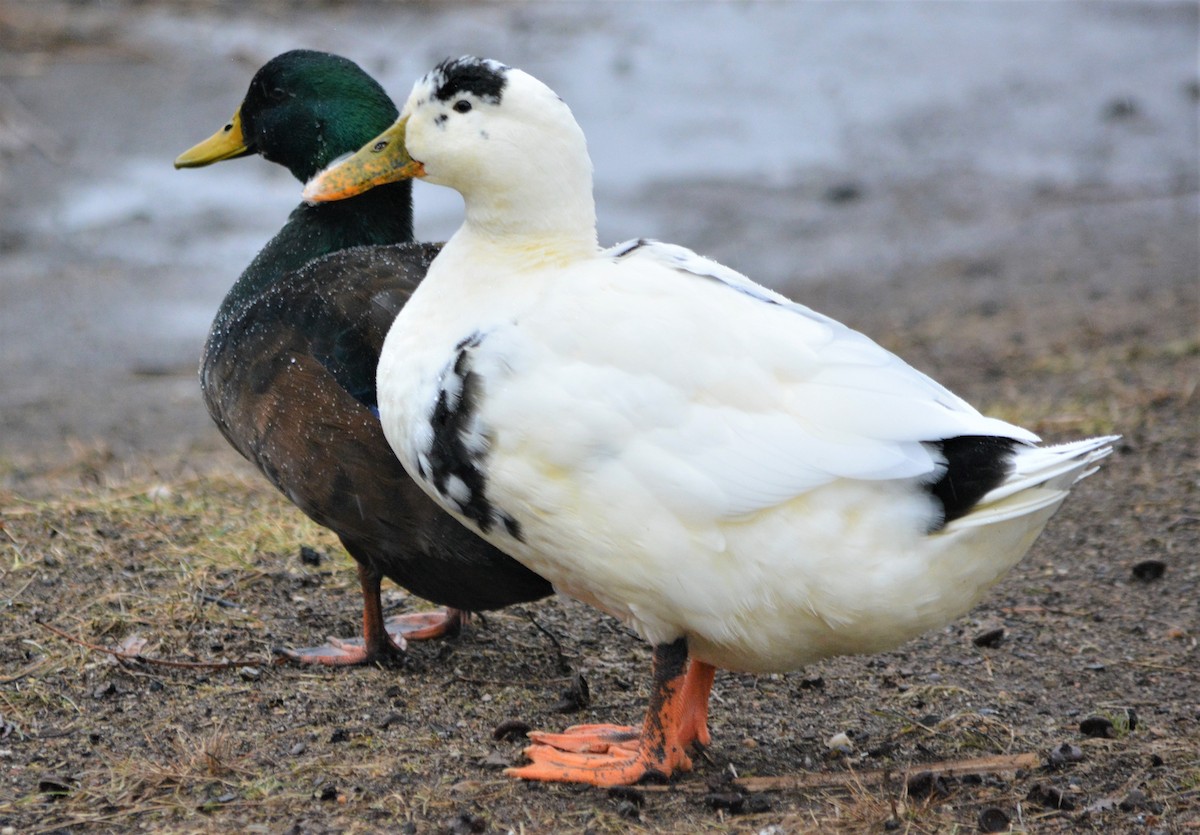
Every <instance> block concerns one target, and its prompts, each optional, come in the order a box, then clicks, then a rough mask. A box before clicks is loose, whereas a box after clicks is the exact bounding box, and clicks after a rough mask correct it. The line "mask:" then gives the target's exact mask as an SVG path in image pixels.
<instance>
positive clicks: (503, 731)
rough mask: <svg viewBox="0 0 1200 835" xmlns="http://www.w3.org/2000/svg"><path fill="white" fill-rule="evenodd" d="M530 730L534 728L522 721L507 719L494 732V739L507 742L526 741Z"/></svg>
mask: <svg viewBox="0 0 1200 835" xmlns="http://www.w3.org/2000/svg"><path fill="white" fill-rule="evenodd" d="M530 730H532V728H531V727H530V726H529V723H528V722H522V721H521V720H520V719H505V720H504V721H503V722H501V723H500V724H499V725H497V726H496V729H495V730H493V731H492V739H497V740H505V741H508V740H513V739H524V738H525V736H526V735H527V734H528V733H529V732H530Z"/></svg>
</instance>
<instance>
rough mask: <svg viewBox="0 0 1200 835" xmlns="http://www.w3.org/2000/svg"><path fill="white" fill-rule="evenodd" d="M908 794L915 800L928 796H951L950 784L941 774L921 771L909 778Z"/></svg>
mask: <svg viewBox="0 0 1200 835" xmlns="http://www.w3.org/2000/svg"><path fill="white" fill-rule="evenodd" d="M907 790H908V796H909V797H911V798H913V799H915V800H924V799H925V798H928V797H949V796H950V784H949V783H948V782H947V781H946V778H945V777H943V776H942V775H941V774H934V773H932V772H930V771H919V772H917V773H916V774H914V775H913V776H911V777H909V778H908V785H907Z"/></svg>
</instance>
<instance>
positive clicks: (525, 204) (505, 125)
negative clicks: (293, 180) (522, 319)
mask: <svg viewBox="0 0 1200 835" xmlns="http://www.w3.org/2000/svg"><path fill="white" fill-rule="evenodd" d="M411 177H419V178H422V179H424V180H426V181H428V182H431V183H437V184H439V185H444V186H449V187H450V188H453V189H455V190H456V191H458V192H459V193H460V194H462V195H463V199H464V201H465V203H466V213H467V221H468V223H475V224H476V225H479V226H486V227H488V228H489V231H492V232H503V233H518V234H528V233H538V232H542V233H545V232H560V231H568V230H570V231H571V233H572V234H584V235H585V236H587V235H590V236H591V237H592V238H593V239H594V236H595V209H594V204H593V201H592V163H591V159H590V158H589V157H588V153H587V142H586V140H585V139H584V136H583V131H582V130H581V129H580V127H579V125H578V124H577V123H576V121H575V118H574V116H573V115H572V114H571V110H570V108H568V107H567V105H566V104H565V103H564V102H563V100H562V99H560V98H559V97H558V95H556V94H555V92H554V91H553V90H551V89H550V88H549V87H547V86H546V85H545V84H543V83H542V82H540V81H538V80H537V79H536V78H534V77H533V76H531V75H529V74H528V73H525V72H522V71H521V70H518V69H515V68H512V67H507V66H505V65H504V64H501V63H499V62H497V61H492V60H487V59H481V58H473V57H464V58H456V59H453V60H447V61H443V62H442V63H441V64H439V65H438V66H437V67H435V68H434V69H433V70H431V71H430V72H429V73H427V74H426V75H425V76H424V77H423V78H422V79H421V80H419V81H418V82H417V83H416V85H415V86H414V87H413V90H412V93H411V94H410V95H409V97H408V101H407V102H406V103H405V105H404V109H403V110H402V111H401V114H400V118H399V120H397V122H396V123H395V124H394V125H393V126H392V127H390V128H389V129H388V130H386V131H384V132H383V133H382V134H380V135H379V136H377V137H375V138H374V139H373V140H371V141H370V142H368V143H367V144H366V145H364V146H363V148H362V149H361V150H360V151H359V152H358V153H356V154H354V155H353V156H352V157H350V158H348V159H346V160H343V161H341V162H339V163H338V164H336V165H334V166H333V167H331V168H329V169H326V170H325V171H324V172H322V173H321V174H320V175H319V176H318V177H317V178H316V179H314V180H312V181H311V182H310V183H309V184H308V186H307V187H306V188H305V190H304V198H305V199H306V200H308V201H310V202H324V201H327V200H340V199H342V198H344V197H349V196H352V195H354V194H358V193H360V192H362V191H365V190H366V189H368V188H371V187H373V186H377V185H380V184H382V183H388V182H394V181H396V180H401V179H406V178H411Z"/></svg>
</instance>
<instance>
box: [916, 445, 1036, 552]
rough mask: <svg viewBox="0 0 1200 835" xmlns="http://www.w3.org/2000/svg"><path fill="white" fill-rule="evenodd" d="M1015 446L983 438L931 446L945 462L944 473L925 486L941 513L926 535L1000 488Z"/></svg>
mask: <svg viewBox="0 0 1200 835" xmlns="http://www.w3.org/2000/svg"><path fill="white" fill-rule="evenodd" d="M1019 444H1020V441H1015V440H1013V439H1012V438H996V437H990V436H986V435H963V436H960V437H957V438H947V439H946V440H944V441H937V442H934V443H932V444H931V446H933V447H936V448H937V450H938V451H939V452H940V453H941V454H942V457H943V458H945V460H946V471H945V472H944V473H943V474H942V477H941V478H940V479H938V480H937V481H935V482H934V483H932V484H930V485H928V490H929V492H930V493H931V494H932V495H933V497H934V498H935V499H937V500H938V501H939V502H941V505H942V510H943V516H942V519H941V521H940V522H939V523H938V524H937V525H935V526H934V527H933V529H932V530H931V531H930V533H932V532H933V531H937V530H941V529H942V528H944V527H945V526H946V525H948V524H949V523H950V522H953V521H954V520H955V519H960V518H962V517H963V516H966V515H967V514H968V513H970V512H971V509H972V508H974V507H975V505H977V504H978V503H979V500H980V499H982V498H983V497H984V496H985V495H986V494H987V493H988V492H990V491H991V490H994V489H995V488H997V487H999V486H1000V485H1001V484H1003V483H1004V479H1006V478H1007V477H1008V475H1009V474H1010V473H1011V472H1012V459H1013V454H1014V450H1015V449H1016V447H1017V446H1018V445H1019Z"/></svg>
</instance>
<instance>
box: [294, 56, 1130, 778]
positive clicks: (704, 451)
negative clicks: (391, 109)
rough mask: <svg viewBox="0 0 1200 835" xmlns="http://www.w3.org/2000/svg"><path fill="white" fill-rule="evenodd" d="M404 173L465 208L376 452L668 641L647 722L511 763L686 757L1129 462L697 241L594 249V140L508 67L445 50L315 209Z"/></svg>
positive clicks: (935, 596) (993, 557)
mask: <svg viewBox="0 0 1200 835" xmlns="http://www.w3.org/2000/svg"><path fill="white" fill-rule="evenodd" d="M410 176H418V177H423V178H424V179H425V180H427V181H429V182H433V183H439V184H442V185H447V186H450V187H451V188H454V189H456V190H457V191H459V192H460V193H461V194H462V196H463V199H464V201H465V205H466V219H465V221H464V223H463V226H462V228H461V229H459V230H458V232H457V233H455V235H454V236H453V237H452V238H451V239H450V241H449V242H448V243H447V244H446V246H445V248H444V249H443V250H442V252H441V254H440V255H439V256H438V257H437V259H436V260H435V261H434V262H433V266H432V267H431V268H430V270H429V274H428V277H427V278H426V279H425V281H424V282H423V283H422V284H421V285H420V287H419V288H418V289H417V290H416V291H415V292H414V293H413V296H412V299H411V300H410V301H409V303H408V304H407V305H406V306H405V307H404V309H403V311H402V312H401V313H400V315H399V317H398V318H397V319H396V322H395V324H394V325H393V326H392V329H391V331H390V332H389V333H388V336H387V340H386V342H385V344H384V347H383V353H382V356H381V358H380V363H379V371H378V392H379V408H380V413H381V416H382V420H383V427H384V432H385V434H386V436H387V439H388V442H389V443H390V444H391V445H392V447H393V448H394V449H395V451H396V454H397V455H398V456H399V458H400V460H401V462H403V464H404V466H405V468H406V469H407V470H408V471H409V473H410V474H411V475H412V476H413V478H414V479H416V480H417V482H418V483H419V484H421V485H423V487H424V488H425V489H426V490H427V491H428V492H429V494H430V495H431V496H432V497H433V498H434V499H435V500H437V501H438V502H440V503H441V504H442V505H443V506H444V507H445V508H446V509H447V510H449V511H450V512H451V513H453V514H454V515H456V516H457V517H458V518H459V519H460V520H462V521H463V522H464V523H465V524H467V525H469V526H470V527H471V528H472V529H474V530H476V531H478V532H479V533H480V534H482V535H483V536H484V537H485V538H487V539H488V540H489V541H490V542H492V543H494V544H495V545H496V546H497V547H499V548H500V549H501V550H504V551H506V552H508V553H509V554H511V555H512V556H514V557H515V558H516V559H517V560H519V561H520V562H522V563H524V564H525V565H527V566H528V567H529V568H531V569H532V570H533V571H536V572H537V573H539V574H541V575H542V576H544V577H546V578H547V579H549V580H550V581H551V582H553V583H554V585H555V587H556V588H557V589H558V590H560V591H562V592H565V593H567V594H570V595H572V596H574V597H577V598H579V599H580V600H583V601H585V602H587V603H590V604H592V605H594V606H596V607H598V608H600V609H602V610H603V611H605V612H608V613H610V614H612V615H614V616H616V617H618V618H620V619H621V620H622V621H623V622H624V623H626V624H628V625H629V626H630V627H632V628H633V629H635V630H636V631H637V632H638V634H640V635H641V636H642V637H643V638H645V639H646V640H647V641H649V642H651V643H652V644H653V646H654V686H653V692H652V694H651V700H650V709H649V711H648V713H647V716H646V719H645V721H644V724H643V726H642V728H641V729H640V731H639V730H638V729H635V728H632V727H627V726H609V725H589V726H579V727H576V728H571V729H568V730H567V732H566V733H563V734H546V733H534V734H531V736H532V737H533V739H534V741H535V743H536V744H534V745H533V746H531V747H530V748H529V749H527V752H526V753H527V755H528V756H529V758H530V759H531V760H532V764H530V765H527V766H524V767H522V768H518V769H514V770H512V772H511V773H513V774H515V775H516V776H519V777H523V778H526V779H536V780H564V781H578V782H586V783H593V784H597V785H616V784H627V783H632V782H635V781H637V780H639V779H640V778H642V777H644V776H646V775H648V774H652V773H657V774H660V775H670V774H672V773H674V772H675V771H677V770H686V769H688V768H690V766H691V761H690V760H689V758H688V755H687V753H686V749H687V748H688V746H689V745H691V744H694V743H699V744H705V743H707V742H708V738H709V737H708V731H707V728H706V724H705V720H706V715H707V706H708V693H709V689H710V688H711V686H712V681H713V672H714V668H715V667H723V668H727V669H731V670H743V671H752V672H761V671H780V670H790V669H794V668H796V667H800V666H802V665H804V664H807V663H809V662H812V661H816V660H818V659H821V658H827V657H829V656H833V655H841V654H847V653H867V652H877V651H880V650H885V649H888V648H890V647H894V646H896V645H898V644H900V643H901V642H903V641H905V640H907V639H909V638H912V637H913V636H915V635H918V634H920V633H922V632H924V631H926V630H928V629H931V628H934V627H937V626H940V625H942V624H945V623H946V622H947V621H949V620H951V619H952V618H955V617H957V616H958V615H961V614H962V613H964V612H966V611H967V610H968V609H970V608H971V606H972V605H974V604H975V602H976V601H977V600H979V598H980V596H981V595H982V594H983V593H984V591H985V590H986V589H987V588H988V587H989V586H991V585H992V584H993V583H995V582H996V581H997V580H998V579H999V578H1000V577H1001V576H1002V575H1003V574H1004V572H1005V571H1007V570H1008V569H1009V568H1010V567H1011V566H1012V565H1013V564H1014V563H1016V562H1017V561H1018V560H1019V559H1020V558H1021V557H1022V556H1023V555H1024V554H1025V552H1026V551H1027V550H1029V547H1030V545H1032V543H1033V541H1034V540H1035V539H1036V538H1037V536H1038V534H1039V533H1040V532H1041V530H1042V528H1043V527H1044V526H1045V524H1046V522H1047V520H1048V519H1049V518H1050V516H1051V515H1053V513H1054V512H1055V510H1057V508H1058V507H1059V505H1060V504H1061V503H1062V501H1063V499H1065V498H1066V496H1067V493H1068V491H1069V490H1070V488H1071V485H1073V484H1074V483H1075V482H1076V481H1078V480H1079V479H1080V478H1082V477H1084V476H1086V475H1088V474H1090V473H1091V472H1093V470H1094V469H1095V464H1096V462H1097V461H1099V460H1100V459H1101V458H1103V457H1104V456H1106V455H1108V454H1109V452H1110V451H1111V444H1112V441H1113V440H1114V438H1113V437H1104V438H1093V439H1090V440H1084V441H1077V442H1074V443H1070V444H1064V445H1061V446H1052V447H1041V446H1037V441H1038V438H1037V436H1036V435H1034V434H1033V433H1032V432H1029V431H1028V430H1025V429H1022V428H1020V427H1018V426H1013V425H1012V424H1009V423H1006V422H1004V421H1001V420H997V419H995V418H988V417H984V416H983V415H981V414H980V413H979V412H978V411H976V410H975V409H973V408H972V407H971V406H969V405H968V404H967V403H965V402H964V401H963V400H961V399H960V398H958V397H957V396H955V395H954V394H952V393H951V392H950V391H948V390H946V389H945V388H943V387H942V386H940V385H939V384H938V383H936V382H934V381H933V380H931V379H930V378H929V377H927V376H925V375H924V374H922V373H921V372H919V371H917V370H915V369H913V368H912V367H911V366H909V365H907V364H905V363H904V362H903V361H902V360H901V359H899V358H898V357H896V356H895V355H893V354H891V353H889V352H888V351H886V350H884V349H883V348H881V347H880V346H879V345H877V344H876V343H874V342H872V341H871V340H870V339H868V338H867V337H865V336H863V335H862V334H860V333H857V332H855V331H853V330H851V329H849V328H847V327H845V326H844V325H842V324H840V323H838V322H836V321H834V320H832V319H830V318H828V317H826V316H822V315H821V314H819V313H816V312H814V311H812V310H809V309H808V308H806V307H803V306H802V305H799V304H796V303H795V302H792V301H789V300H788V299H786V298H785V297H783V296H781V295H779V294H778V293H774V292H772V291H770V290H768V289H766V288H763V287H761V286H759V285H758V284H755V283H754V282H752V281H750V280H749V279H748V278H746V277H745V276H743V275H740V274H739V273H737V272H735V271H733V270H731V269H729V268H727V267H724V266H722V265H720V264H717V263H715V262H713V261H710V260H707V259H705V258H702V257H700V256H698V255H696V254H695V253H693V252H691V251H689V250H686V249H683V248H681V247H677V246H671V245H667V244H662V243H656V242H653V241H647V240H639V241H633V242H630V243H625V244H622V245H620V246H617V247H614V248H612V249H608V250H601V249H600V248H599V247H598V245H597V242H596V229H595V207H594V203H593V200H592V165H591V161H590V159H589V158H588V153H587V148H586V143H585V141H584V137H583V133H582V131H581V130H580V128H579V126H578V125H577V124H576V122H575V120H574V118H573V117H572V115H571V111H570V110H569V109H568V108H567V106H566V104H564V103H563V102H562V100H561V99H559V98H558V96H557V95H555V94H554V92H553V91H552V90H550V89H549V88H548V87H546V85H544V84H542V83H541V82H539V81H538V80H536V79H535V78H533V77H532V76H530V75H528V74H526V73H524V72H522V71H520V70H517V69H513V68H509V67H506V66H504V65H502V64H499V63H496V62H494V61H486V60H479V59H476V58H460V59H457V60H453V61H446V62H443V63H442V64H441V65H439V66H438V67H437V68H436V69H434V70H432V71H431V72H430V73H429V74H427V75H426V76H425V77H424V78H423V79H421V80H420V81H418V82H417V84H416V86H415V87H414V88H413V91H412V94H411V96H410V97H409V99H408V102H407V104H406V105H405V106H404V110H403V112H402V115H401V118H400V120H399V121H398V122H397V123H396V125H394V126H393V127H392V128H391V129H390V130H389V131H387V132H385V133H384V134H382V135H381V136H380V137H378V138H377V139H376V140H375V141H374V142H372V143H369V144H368V145H367V146H364V148H363V149H362V150H360V151H359V152H358V154H356V155H355V156H354V157H351V158H350V159H348V160H346V161H344V162H343V163H342V164H340V165H337V166H335V167H333V168H331V169H329V170H328V171H326V172H325V173H324V174H322V175H321V176H319V177H318V178H317V179H316V180H314V181H312V182H311V183H310V184H309V186H308V188H307V189H306V191H305V196H306V197H307V198H308V199H310V200H314V201H319V200H326V199H337V198H339V197H343V196H349V194H351V193H356V192H357V191H361V190H363V189H365V188H367V187H370V185H374V184H378V183H381V182H388V181H391V180H395V179H398V178H402V177H410ZM689 655H690V657H691V665H690V667H688V665H687V663H686V662H687V659H688V657H689Z"/></svg>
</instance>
